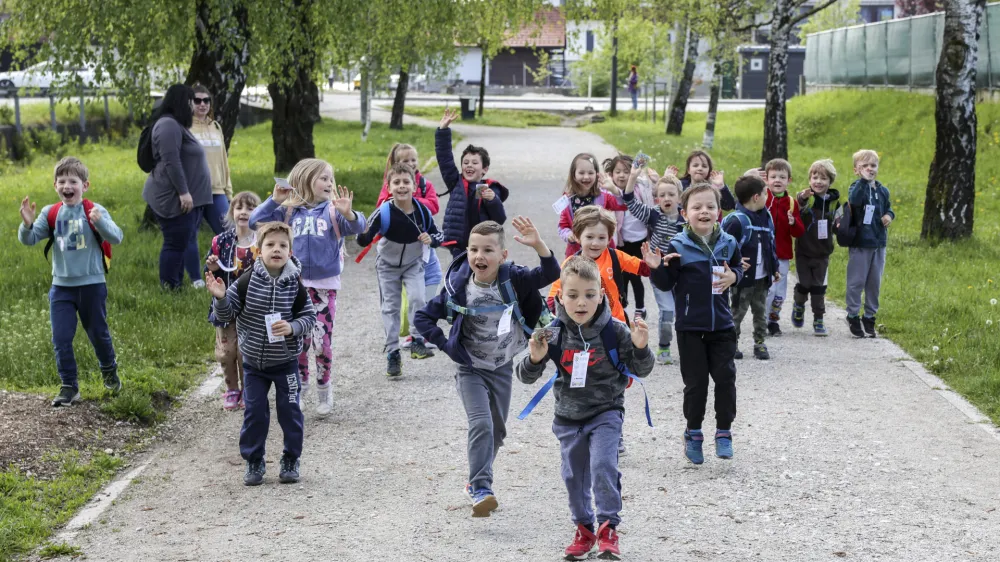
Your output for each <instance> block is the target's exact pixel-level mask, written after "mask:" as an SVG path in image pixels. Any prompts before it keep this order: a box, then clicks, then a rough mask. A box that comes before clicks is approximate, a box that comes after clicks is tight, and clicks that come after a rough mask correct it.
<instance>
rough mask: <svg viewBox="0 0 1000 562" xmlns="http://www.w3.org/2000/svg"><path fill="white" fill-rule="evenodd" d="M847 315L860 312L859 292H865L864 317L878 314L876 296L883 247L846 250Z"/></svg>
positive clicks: (872, 316) (880, 286)
mask: <svg viewBox="0 0 1000 562" xmlns="http://www.w3.org/2000/svg"><path fill="white" fill-rule="evenodd" d="M847 252H848V254H847V295H846V300H847V315H848V316H857V315H858V313H859V312H861V291H864V292H865V317H866V318H874V317H875V315H876V314H877V313H878V294H879V291H880V290H881V288H882V271H883V270H884V269H885V246H882V247H881V248H848V249H847Z"/></svg>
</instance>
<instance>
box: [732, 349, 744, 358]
mask: <svg viewBox="0 0 1000 562" xmlns="http://www.w3.org/2000/svg"><path fill="white" fill-rule="evenodd" d="M733 359H743V352H742V351H740V350H738V349H737V350H736V355H734V356H733Z"/></svg>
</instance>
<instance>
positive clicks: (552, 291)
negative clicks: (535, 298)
mask: <svg viewBox="0 0 1000 562" xmlns="http://www.w3.org/2000/svg"><path fill="white" fill-rule="evenodd" d="M560 287H562V281H560V280H559V279H556V280H555V281H553V282H552V286H551V287H549V296H548V297H546V298H545V306H547V307H548V308H549V312H551V313H552V314H555V313H556V294H558V293H559V288H560Z"/></svg>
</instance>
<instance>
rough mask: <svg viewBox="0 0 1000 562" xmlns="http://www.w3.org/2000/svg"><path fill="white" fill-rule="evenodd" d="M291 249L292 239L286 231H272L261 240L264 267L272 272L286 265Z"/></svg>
mask: <svg viewBox="0 0 1000 562" xmlns="http://www.w3.org/2000/svg"><path fill="white" fill-rule="evenodd" d="M291 251H292V241H291V240H290V239H289V238H288V235H287V234H285V233H284V232H272V233H270V234H268V235H267V236H266V237H265V238H264V239H263V240H261V242H260V257H261V258H263V259H264V267H266V268H267V270H268V271H270V272H272V273H275V272H278V271H281V269H282V268H283V267H285V263H287V262H288V256H289V255H291Z"/></svg>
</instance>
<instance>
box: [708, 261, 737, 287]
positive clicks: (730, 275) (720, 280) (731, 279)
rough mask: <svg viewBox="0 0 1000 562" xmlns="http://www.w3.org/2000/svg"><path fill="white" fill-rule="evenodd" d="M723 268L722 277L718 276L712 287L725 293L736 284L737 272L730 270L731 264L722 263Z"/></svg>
mask: <svg viewBox="0 0 1000 562" xmlns="http://www.w3.org/2000/svg"><path fill="white" fill-rule="evenodd" d="M722 267H723V268H724V271H723V272H722V275H720V276H718V277H717V278H716V279H715V281H713V282H712V287H714V288H715V289H716V290H717V291H725V290H726V289H728V288H729V287H730V286H731V285H732V284H733V283H735V282H736V272H735V271H733V270H732V269H729V262H727V261H726V262H722Z"/></svg>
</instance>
